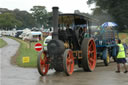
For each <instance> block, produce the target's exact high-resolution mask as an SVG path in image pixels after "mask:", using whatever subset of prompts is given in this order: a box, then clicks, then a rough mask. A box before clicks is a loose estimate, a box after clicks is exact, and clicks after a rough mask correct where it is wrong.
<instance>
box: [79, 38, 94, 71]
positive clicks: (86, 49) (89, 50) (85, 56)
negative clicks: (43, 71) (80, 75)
mask: <svg viewBox="0 0 128 85" xmlns="http://www.w3.org/2000/svg"><path fill="white" fill-rule="evenodd" d="M81 50H82V66H83V69H84V71H90V72H92V71H94V69H95V67H96V45H95V41H94V40H93V39H92V38H84V39H83V42H82V47H81Z"/></svg>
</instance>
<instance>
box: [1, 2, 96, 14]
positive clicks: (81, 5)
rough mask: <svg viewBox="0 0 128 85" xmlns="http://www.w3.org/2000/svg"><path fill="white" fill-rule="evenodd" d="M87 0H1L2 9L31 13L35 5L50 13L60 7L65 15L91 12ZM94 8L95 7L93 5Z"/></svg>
mask: <svg viewBox="0 0 128 85" xmlns="http://www.w3.org/2000/svg"><path fill="white" fill-rule="evenodd" d="M86 1H87V0H0V8H8V9H15V8H18V9H20V10H27V11H29V10H30V9H31V8H32V7H33V6H34V5H42V6H45V7H46V8H47V10H48V11H52V7H53V6H58V7H59V10H60V11H61V12H64V13H73V12H74V10H80V11H81V12H91V11H90V9H91V8H89V6H88V5H87V4H86ZM93 7H94V5H93Z"/></svg>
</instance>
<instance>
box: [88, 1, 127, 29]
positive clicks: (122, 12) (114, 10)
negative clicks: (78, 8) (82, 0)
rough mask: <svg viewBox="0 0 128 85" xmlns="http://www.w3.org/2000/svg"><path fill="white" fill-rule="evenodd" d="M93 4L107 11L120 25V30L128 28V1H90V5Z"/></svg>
mask: <svg viewBox="0 0 128 85" xmlns="http://www.w3.org/2000/svg"><path fill="white" fill-rule="evenodd" d="M92 3H96V6H99V7H100V8H101V9H102V10H106V11H107V13H108V14H110V15H111V16H112V17H113V18H114V20H115V22H116V23H118V25H119V27H120V29H119V30H123V29H126V28H128V23H127V22H128V18H127V17H128V11H127V9H128V4H127V3H128V0H88V4H92Z"/></svg>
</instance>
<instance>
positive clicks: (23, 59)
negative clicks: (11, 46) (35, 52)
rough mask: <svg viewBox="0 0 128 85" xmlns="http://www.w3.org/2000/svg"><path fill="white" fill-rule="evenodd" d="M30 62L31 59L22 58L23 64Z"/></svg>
mask: <svg viewBox="0 0 128 85" xmlns="http://www.w3.org/2000/svg"><path fill="white" fill-rule="evenodd" d="M29 61H30V58H29V57H23V58H22V62H23V63H29Z"/></svg>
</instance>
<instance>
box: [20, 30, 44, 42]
mask: <svg viewBox="0 0 128 85" xmlns="http://www.w3.org/2000/svg"><path fill="white" fill-rule="evenodd" d="M22 39H23V40H30V41H39V40H41V39H42V33H41V32H35V31H34V32H33V31H32V32H30V33H27V34H24V37H23V38H22Z"/></svg>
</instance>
